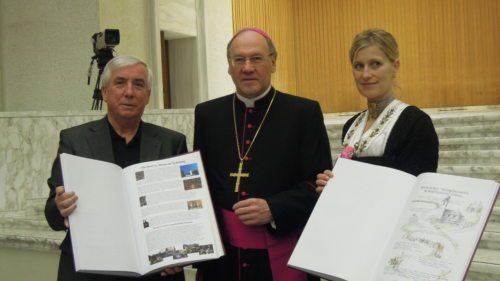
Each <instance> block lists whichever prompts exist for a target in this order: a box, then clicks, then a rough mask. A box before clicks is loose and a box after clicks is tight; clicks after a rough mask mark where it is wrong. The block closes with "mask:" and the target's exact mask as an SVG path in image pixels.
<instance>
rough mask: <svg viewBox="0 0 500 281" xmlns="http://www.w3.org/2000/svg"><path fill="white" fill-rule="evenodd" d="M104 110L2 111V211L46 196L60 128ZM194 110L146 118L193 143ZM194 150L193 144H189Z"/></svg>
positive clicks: (20, 207) (99, 115)
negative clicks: (182, 135)
mask: <svg viewBox="0 0 500 281" xmlns="http://www.w3.org/2000/svg"><path fill="white" fill-rule="evenodd" d="M103 114H104V113H103V112H95V111H88V112H36V113H35V112H22V113H0V128H1V130H2V133H3V134H2V135H3V136H4V137H2V138H0V159H1V162H0V212H19V211H23V210H25V208H26V206H27V205H28V204H30V200H37V199H39V198H46V197H47V194H48V190H49V189H48V187H47V183H46V181H47V178H48V176H49V175H50V169H51V166H52V162H53V161H54V157H55V156H56V152H57V146H58V141H59V131H60V130H61V129H64V128H68V127H71V126H75V125H78V124H81V123H85V122H88V121H91V120H95V119H99V118H102V116H103ZM193 118H194V117H193V110H192V109H181V110H156V111H149V112H147V113H146V114H145V115H144V120H145V121H147V122H151V123H154V124H158V125H161V126H164V127H167V128H171V129H173V130H177V131H180V132H182V133H184V134H185V135H186V137H187V139H188V143H189V144H190V145H191V143H192V139H193V123H194V119H193ZM189 149H191V146H190V147H189Z"/></svg>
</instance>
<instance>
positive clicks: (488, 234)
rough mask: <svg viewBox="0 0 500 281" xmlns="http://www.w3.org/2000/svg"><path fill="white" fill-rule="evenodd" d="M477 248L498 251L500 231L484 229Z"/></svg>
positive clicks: (499, 249)
mask: <svg viewBox="0 0 500 281" xmlns="http://www.w3.org/2000/svg"><path fill="white" fill-rule="evenodd" d="M491 228H495V227H491ZM479 248H481V249H490V250H497V251H500V232H492V231H488V230H486V231H484V233H483V235H482V236H481V241H480V242H479Z"/></svg>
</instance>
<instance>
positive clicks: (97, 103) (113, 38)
mask: <svg viewBox="0 0 500 281" xmlns="http://www.w3.org/2000/svg"><path fill="white" fill-rule="evenodd" d="M118 44H120V31H119V30H118V29H105V30H104V32H97V33H94V35H92V46H93V50H94V56H92V60H91V62H90V67H89V71H88V79H87V84H88V85H90V77H91V75H92V68H93V66H94V61H97V69H98V70H99V73H98V75H97V80H96V84H95V88H94V93H93V95H92V98H93V99H94V101H93V102H92V110H97V109H99V110H100V109H102V93H101V89H100V88H99V84H100V81H101V74H102V72H103V70H104V67H105V66H106V64H107V63H108V62H109V61H110V60H111V59H112V58H113V57H114V55H113V52H114V47H115V46H116V45H118Z"/></svg>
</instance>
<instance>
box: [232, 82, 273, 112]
mask: <svg viewBox="0 0 500 281" xmlns="http://www.w3.org/2000/svg"><path fill="white" fill-rule="evenodd" d="M270 91H271V84H269V87H268V88H267V90H265V91H264V93H262V94H260V95H258V96H257V97H255V98H246V97H244V96H242V95H240V94H238V92H236V97H237V98H238V99H239V100H240V101H241V102H243V103H244V104H245V106H246V107H255V101H258V100H260V99H261V98H263V97H265V96H266V95H267V94H268V93H269V92H270Z"/></svg>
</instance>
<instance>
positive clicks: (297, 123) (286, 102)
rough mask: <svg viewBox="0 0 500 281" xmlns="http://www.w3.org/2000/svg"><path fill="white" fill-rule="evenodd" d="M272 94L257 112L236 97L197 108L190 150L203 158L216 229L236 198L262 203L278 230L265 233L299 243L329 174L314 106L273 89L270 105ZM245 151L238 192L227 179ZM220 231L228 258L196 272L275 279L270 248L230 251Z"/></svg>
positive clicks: (232, 180) (258, 103)
mask: <svg viewBox="0 0 500 281" xmlns="http://www.w3.org/2000/svg"><path fill="white" fill-rule="evenodd" d="M274 91H275V90H274V89H273V88H271V90H270V91H269V93H268V94H267V95H266V96H265V97H263V98H262V99H259V100H257V101H255V106H254V108H246V106H245V104H244V103H243V102H241V101H240V100H238V99H237V98H235V95H234V94H231V95H227V96H224V97H221V98H217V99H214V100H210V101H207V102H204V103H201V104H199V105H197V106H196V109H195V137H194V149H199V150H200V152H201V155H202V158H203V161H204V166H205V170H206V174H207V178H208V184H209V188H210V192H211V195H212V199H213V202H214V206H215V208H216V209H217V210H216V211H217V212H218V219H219V226H222V227H221V229H224V227H223V226H224V221H222V220H223V216H221V211H222V213H224V211H230V212H232V206H233V205H234V204H235V203H236V202H238V201H240V200H244V199H248V198H263V199H265V200H266V201H267V203H268V205H269V207H270V209H271V212H272V215H273V219H274V223H275V228H274V227H272V226H271V225H266V226H265V229H264V231H265V232H266V235H267V234H270V235H271V236H272V237H274V238H280V237H285V236H287V235H288V236H290V235H295V237H297V236H298V235H299V234H300V230H301V229H302V228H303V227H304V226H305V223H306V221H307V219H308V217H309V215H310V213H311V211H312V209H313V207H314V204H315V203H316V200H317V198H318V195H317V194H316V192H315V180H316V175H317V174H318V173H320V172H323V171H324V170H325V169H331V168H332V160H331V155H330V145H329V140H328V136H327V133H326V129H325V126H324V121H323V114H322V112H321V109H320V106H319V103H318V102H316V101H312V100H309V99H305V98H301V97H296V96H292V95H289V94H285V93H281V92H278V91H276V93H275V97H274V100H273V96H274ZM270 104H271V107H269V105H270ZM233 106H234V112H235V115H234V116H233ZM268 107H269V111H268V114H267V116H266V117H265V118H264V116H265V115H266V111H267V110H268ZM262 122H263V123H262ZM235 123H236V126H235ZM261 123H262V126H261V127H260V130H259V129H258V128H259V126H260V125H261ZM235 127H236V128H237V134H236V133H235ZM258 130H259V132H258V134H257V137H256V138H255V140H254V141H252V140H253V138H254V136H255V133H256V132H257V131H258ZM236 135H237V137H238V143H239V144H240V155H238V149H237V141H236ZM249 147H250V150H249V151H248V154H247V155H246V157H245V158H244V161H243V168H242V173H248V174H249V176H248V177H241V178H240V187H239V189H240V190H239V192H235V183H236V177H232V176H230V174H231V173H236V172H238V166H239V163H240V157H242V156H244V155H245V153H246V152H247V150H248V149H249ZM239 156H240V157H239ZM222 232H223V233H222V236H223V239H224V244H225V248H226V256H225V257H222V258H220V259H218V260H215V261H210V262H206V263H203V264H199V265H198V266H197V267H198V268H199V269H200V270H202V271H203V272H205V273H206V274H205V275H204V277H205V280H231V281H235V280H245V281H251V280H258V281H266V280H273V277H272V272H271V267H270V265H269V253H268V251H267V250H265V249H248V248H245V249H242V248H237V247H234V246H232V245H230V244H229V242H228V241H229V239H228V233H224V232H225V231H222ZM274 274H277V273H276V272H275V273H274Z"/></svg>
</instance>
